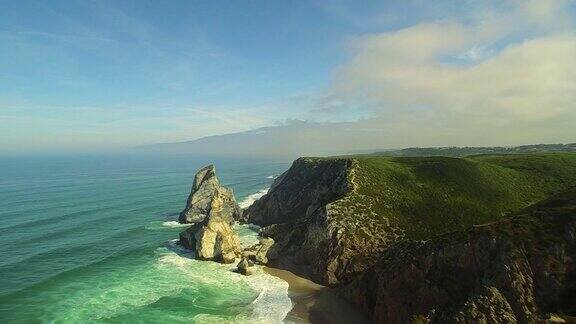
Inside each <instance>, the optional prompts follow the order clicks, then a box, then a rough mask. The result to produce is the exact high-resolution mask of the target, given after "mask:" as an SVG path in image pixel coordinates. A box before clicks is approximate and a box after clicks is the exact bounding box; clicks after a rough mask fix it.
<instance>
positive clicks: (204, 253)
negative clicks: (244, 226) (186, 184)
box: [180, 188, 242, 263]
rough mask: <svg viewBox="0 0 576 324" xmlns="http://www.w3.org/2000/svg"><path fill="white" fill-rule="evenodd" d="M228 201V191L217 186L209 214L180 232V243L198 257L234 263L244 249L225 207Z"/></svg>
mask: <svg viewBox="0 0 576 324" xmlns="http://www.w3.org/2000/svg"><path fill="white" fill-rule="evenodd" d="M226 203H227V193H226V192H222V190H221V188H216V189H215V191H214V195H213V196H212V200H211V202H210V208H209V214H208V216H207V217H205V218H204V220H203V221H202V222H201V223H198V224H195V225H193V226H191V227H189V228H188V229H186V230H185V231H183V232H182V233H180V244H181V245H182V246H184V247H186V248H188V249H191V250H194V251H195V252H196V257H197V258H198V259H201V260H214V261H220V262H224V263H232V262H234V260H235V258H236V255H239V254H240V252H241V251H242V248H241V245H240V239H239V238H238V235H237V234H236V232H234V230H233V229H232V227H231V226H230V223H231V219H230V215H229V213H228V212H227V210H225V209H224V205H225V204H226Z"/></svg>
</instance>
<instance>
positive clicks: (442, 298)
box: [180, 155, 576, 323]
mask: <svg viewBox="0 0 576 324" xmlns="http://www.w3.org/2000/svg"><path fill="white" fill-rule="evenodd" d="M522 159H525V160H522ZM559 161H560V162H561V163H562V164H560V162H559ZM551 170H554V171H553V172H552V171H551ZM575 174H576V159H575V158H574V156H567V157H564V156H562V157H560V158H558V156H546V155H542V156H536V157H531V156H528V157H513V158H505V157H504V158H500V157H498V158H490V157H479V158H477V159H476V160H474V159H449V158H428V159H425V158H420V159H413V158H412V159H408V158H406V159H398V160H390V159H388V160H386V159H382V158H367V159H356V158H300V159H298V160H296V161H295V162H294V163H293V165H292V167H291V168H290V169H289V170H288V171H286V172H285V173H284V174H282V175H281V176H280V177H278V178H277V179H276V180H275V181H274V183H273V185H272V187H271V188H270V190H269V191H268V193H267V194H266V195H265V196H263V197H262V198H260V199H259V200H257V201H256V202H255V203H254V204H253V205H251V206H250V207H249V208H248V209H246V210H244V211H242V210H241V209H240V208H239V207H238V205H237V204H236V201H235V199H234V195H233V193H232V191H231V190H230V189H227V188H223V187H221V186H220V185H219V182H218V180H217V178H216V173H215V169H214V167H213V166H208V167H206V168H203V169H202V170H200V171H199V172H198V174H197V175H196V177H195V180H194V185H193V189H192V193H191V195H190V197H189V198H188V202H187V205H186V208H185V209H184V211H183V212H182V214H181V217H180V220H181V222H185V223H193V225H192V226H191V227H190V228H188V229H186V230H185V231H184V232H182V233H181V235H180V244H182V245H183V246H185V247H187V248H189V249H192V250H194V251H196V255H197V257H198V258H200V259H206V260H215V261H220V262H236V261H239V263H238V272H239V273H242V274H245V275H249V274H250V273H251V270H250V267H251V266H252V265H253V264H261V265H268V266H270V267H272V268H267V271H268V272H269V273H271V274H274V275H276V276H278V277H280V278H282V279H284V280H286V281H288V282H289V283H290V286H291V294H292V296H291V297H292V298H293V301H294V304H295V306H294V309H293V312H292V313H291V314H292V315H291V316H294V319H302V320H304V321H312V322H330V323H332V322H338V319H348V320H349V321H348V322H350V321H351V320H352V319H351V318H350V317H346V316H345V314H342V315H341V317H339V316H336V317H333V315H334V314H339V313H341V311H340V309H349V312H348V313H349V314H354V315H353V316H354V317H355V318H356V319H358V320H363V319H366V320H369V321H372V322H375V323H382V322H386V323H406V322H415V323H428V322H434V323H445V322H455V323H516V322H520V323H525V322H526V323H529V322H537V321H552V320H557V321H559V322H561V321H564V319H569V318H570V316H574V315H576V308H575V307H574V305H575V304H574V303H573V302H571V301H573V300H575V298H576V264H575V263H574V260H575V259H576V190H573V189H570V188H575V187H576V176H574V175H575ZM503 177H505V178H503ZM503 179H505V180H503ZM510 188H513V189H514V190H516V191H507V190H510ZM518 190H519V191H518ZM560 192H563V193H562V194H560ZM538 200H540V201H541V202H540V203H538V204H533V203H534V201H538ZM530 205H532V206H530ZM527 206H530V207H527ZM235 221H238V222H244V223H254V224H256V225H259V226H262V228H261V231H260V241H259V243H258V244H256V245H254V246H252V247H249V248H245V249H243V250H242V249H241V248H240V247H239V243H238V238H237V236H236V234H235V233H234V231H233V230H232V229H231V227H230V225H231V224H232V223H234V222H235ZM279 269H283V270H279ZM287 270H288V271H287ZM301 277H305V278H308V279H311V280H312V281H309V280H307V279H303V278H301ZM314 282H315V283H314ZM303 283H305V284H303ZM302 291H304V293H302ZM338 296H342V297H344V298H345V299H347V300H348V301H350V302H352V303H354V304H355V305H357V306H358V307H360V308H361V309H362V310H363V311H364V312H365V313H364V314H366V316H364V315H359V313H358V312H357V311H355V308H354V307H351V308H346V307H350V305H348V304H347V303H346V302H342V301H341V298H340V297H338ZM339 304H341V305H342V306H335V307H336V308H334V307H333V306H334V305H339ZM321 305H330V306H321ZM345 305H348V306H345ZM323 307H324V308H323ZM330 314H332V315H330ZM555 314H561V316H556V315H555ZM331 316H332V317H331ZM356 322H357V321H356Z"/></svg>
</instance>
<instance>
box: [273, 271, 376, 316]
mask: <svg viewBox="0 0 576 324" xmlns="http://www.w3.org/2000/svg"><path fill="white" fill-rule="evenodd" d="M264 271H266V272H267V273H269V274H271V275H273V276H276V277H278V278H280V279H282V280H285V281H286V282H288V285H289V288H288V292H289V295H290V299H291V300H292V303H293V304H294V306H293V307H292V310H291V311H290V313H289V314H288V316H287V317H286V322H288V323H369V322H370V321H369V320H368V318H367V317H366V315H365V314H364V313H363V312H362V311H361V310H359V309H358V308H356V307H355V306H353V305H351V304H350V303H348V302H346V301H345V300H343V299H342V298H341V297H339V296H338V295H337V294H336V293H335V291H334V290H333V289H332V288H328V287H325V286H322V285H319V284H317V283H314V282H312V281H310V280H308V279H306V278H303V277H300V276H297V275H295V274H294V273H292V272H290V271H287V270H281V269H276V268H270V267H264Z"/></svg>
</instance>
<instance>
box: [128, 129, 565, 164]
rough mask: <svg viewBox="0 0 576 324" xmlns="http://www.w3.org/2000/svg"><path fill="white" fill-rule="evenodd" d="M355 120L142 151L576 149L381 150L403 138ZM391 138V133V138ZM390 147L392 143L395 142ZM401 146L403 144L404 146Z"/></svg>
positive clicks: (439, 152)
mask: <svg viewBox="0 0 576 324" xmlns="http://www.w3.org/2000/svg"><path fill="white" fill-rule="evenodd" d="M357 126H358V125H356V124H355V123H346V122H341V123H315V122H305V121H290V122H288V123H286V124H283V125H276V126H268V127H261V128H258V129H254V130H249V131H244V132H237V133H230V134H224V135H215V136H206V137H202V138H199V139H196V140H191V141H185V142H177V143H164V144H154V145H147V146H141V147H138V148H137V149H138V150H141V151H149V152H161V153H179V154H181V153H186V154H189V153H192V154H199V155H208V156H281V157H286V158H296V157H300V156H329V155H345V154H377V155H386V156H450V157H462V156H468V155H476V154H514V153H533V152H556V151H562V152H566V151H568V152H573V151H576V143H572V144H539V145H524V146H517V147H455V146H454V147H412V148H406V149H380V148H382V147H385V146H384V145H385V144H384V145H383V144H382V143H397V142H398V140H399V139H402V136H401V135H399V134H396V135H394V134H388V133H386V132H385V130H381V129H379V128H377V130H378V131H374V128H370V127H368V128H360V127H357ZM391 136H393V137H391ZM391 145H392V144H391ZM400 147H402V146H400Z"/></svg>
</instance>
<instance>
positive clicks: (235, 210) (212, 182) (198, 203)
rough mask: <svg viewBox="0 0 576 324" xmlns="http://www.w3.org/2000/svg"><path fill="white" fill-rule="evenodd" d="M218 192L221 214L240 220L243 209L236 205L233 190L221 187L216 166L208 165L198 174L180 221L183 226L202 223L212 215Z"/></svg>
mask: <svg viewBox="0 0 576 324" xmlns="http://www.w3.org/2000/svg"><path fill="white" fill-rule="evenodd" d="M216 191H218V192H219V194H220V196H221V199H222V207H221V208H222V211H221V214H222V215H224V216H225V217H228V218H231V219H240V217H241V215H242V209H240V206H238V204H237V203H236V199H235V198H234V193H233V192H232V189H230V188H225V187H222V186H220V182H219V181H218V177H216V169H215V167H214V165H208V166H205V167H203V168H202V169H200V170H199V171H198V172H197V173H196V176H195V177H194V183H193V185H192V192H191V193H190V196H188V200H187V201H186V207H185V208H184V210H183V211H182V212H181V213H180V217H179V218H178V221H179V222H180V223H182V224H186V223H200V222H202V221H203V220H204V219H205V218H206V216H208V214H209V213H210V208H211V205H212V201H213V199H214V195H215V192H216Z"/></svg>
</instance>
